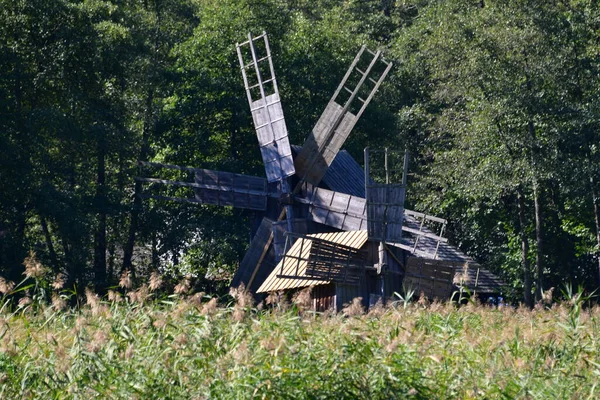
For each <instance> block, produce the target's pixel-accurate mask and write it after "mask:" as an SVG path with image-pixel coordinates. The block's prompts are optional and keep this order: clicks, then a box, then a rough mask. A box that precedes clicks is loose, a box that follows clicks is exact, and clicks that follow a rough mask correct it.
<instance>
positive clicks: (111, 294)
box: [108, 290, 123, 303]
mask: <svg viewBox="0 0 600 400" xmlns="http://www.w3.org/2000/svg"><path fill="white" fill-rule="evenodd" d="M108 300H109V301H112V302H115V303H120V302H121V301H123V296H121V293H119V292H117V291H115V290H109V291H108Z"/></svg>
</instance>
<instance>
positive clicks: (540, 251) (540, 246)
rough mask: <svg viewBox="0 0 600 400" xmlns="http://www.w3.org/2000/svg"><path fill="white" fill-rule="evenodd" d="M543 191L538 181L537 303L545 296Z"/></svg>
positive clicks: (535, 201) (535, 186)
mask: <svg viewBox="0 0 600 400" xmlns="http://www.w3.org/2000/svg"><path fill="white" fill-rule="evenodd" d="M541 195H542V193H541V190H540V185H539V182H537V180H536V181H535V182H534V184H533V204H534V208H535V241H536V251H535V272H536V274H535V280H536V284H535V301H541V300H542V294H543V290H544V287H543V276H544V258H543V257H544V232H543V223H544V222H543V219H542V218H543V216H542V206H541Z"/></svg>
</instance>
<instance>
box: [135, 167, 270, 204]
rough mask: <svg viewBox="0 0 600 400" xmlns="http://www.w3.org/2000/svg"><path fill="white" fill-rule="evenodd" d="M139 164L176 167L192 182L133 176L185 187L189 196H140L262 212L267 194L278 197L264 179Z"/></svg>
mask: <svg viewBox="0 0 600 400" xmlns="http://www.w3.org/2000/svg"><path fill="white" fill-rule="evenodd" d="M140 164H141V165H145V166H151V167H158V168H164V169H172V170H179V171H183V172H185V173H188V174H190V175H192V176H193V178H192V179H193V181H192V182H189V181H179V180H169V179H157V178H146V177H136V178H135V179H136V180H137V181H139V182H143V183H149V184H154V185H160V186H174V187H188V188H190V189H191V190H190V194H191V195H190V196H189V197H173V196H162V195H156V194H149V193H143V194H142V195H141V197H143V198H155V199H163V200H173V201H180V202H189V203H201V204H214V205H219V206H233V207H237V208H245V209H249V210H259V211H264V210H265V209H266V208H267V197H268V196H277V195H276V194H274V193H269V192H268V190H267V180H266V179H265V178H260V177H255V176H249V175H241V174H233V173H230V172H222V171H212V170H209V169H200V168H191V167H180V166H178V165H169V164H160V163H151V162H140Z"/></svg>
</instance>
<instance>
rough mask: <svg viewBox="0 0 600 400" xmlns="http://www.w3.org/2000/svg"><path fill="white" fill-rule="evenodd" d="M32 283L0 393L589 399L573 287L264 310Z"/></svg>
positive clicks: (595, 371) (9, 344) (594, 362)
mask: <svg viewBox="0 0 600 400" xmlns="http://www.w3.org/2000/svg"><path fill="white" fill-rule="evenodd" d="M33 278H35V277H33ZM38 286H39V285H38ZM18 288H19V285H16V286H13V287H11V288H10V289H11V290H13V291H14V290H18ZM29 289H30V290H31V293H30V295H31V298H30V299H29V300H28V301H24V302H23V301H21V302H17V301H16V300H13V299H12V298H11V297H4V299H3V300H2V301H3V303H2V305H1V306H2V310H1V312H0V398H44V399H53V398H54V399H58V398H60V399H63V398H73V399H75V398H92V397H96V398H115V399H117V398H127V399H129V398H139V399H152V398H157V399H158V398H160V399H167V398H171V399H177V398H186V399H187V398H195V399H208V398H210V399H212V398H215V399H245V398H269V399H270V398H282V399H320V398H323V399H327V398H332V399H333V398H335V399H393V398H400V399H405V398H414V399H456V398H462V399H471V398H473V399H475V398H478V399H496V398H506V399H513V398H527V399H537V398H539V399H548V398H552V399H555V398H577V399H585V398H590V399H591V398H596V397H598V396H597V391H598V389H597V381H598V377H599V375H600V357H599V353H598V352H599V342H598V339H599V334H598V332H599V328H600V326H599V321H600V309H598V308H597V307H583V305H584V303H585V302H586V301H587V299H586V298H584V297H583V296H581V294H580V293H579V294H576V295H573V294H572V295H571V298H570V301H566V302H563V303H562V304H557V305H554V306H552V307H550V308H548V307H546V308H544V307H541V306H540V307H537V308H535V309H534V310H529V309H524V308H511V307H505V308H490V307H486V306H481V305H475V304H473V303H470V304H467V305H465V306H461V307H457V306H456V305H455V304H452V303H448V304H441V303H436V302H434V303H432V304H427V305H424V304H419V303H402V304H398V305H397V306H390V307H375V308H374V309H373V310H372V311H371V312H368V313H365V312H361V311H360V310H355V311H353V312H352V313H350V312H346V313H339V314H334V313H325V314H318V313H314V312H311V311H308V310H307V309H305V308H304V305H303V304H302V301H303V300H302V299H301V298H302V296H298V297H297V299H300V300H298V301H297V302H296V303H285V302H284V301H283V300H281V299H280V300H281V301H280V302H278V303H273V301H274V300H272V302H271V304H270V305H269V306H266V307H264V308H263V307H262V305H261V306H256V305H254V304H253V303H252V301H251V300H250V298H249V297H248V296H247V294H245V293H244V292H242V291H239V292H234V293H233V295H234V296H233V298H234V299H235V300H231V301H230V302H229V303H228V304H223V303H221V304H219V303H218V301H217V299H215V298H211V297H210V296H203V295H191V294H186V293H183V292H180V293H179V294H174V295H170V296H163V297H162V298H156V297H155V296H154V295H152V291H151V290H150V289H144V290H142V293H141V294H140V293H138V295H127V293H125V292H124V293H122V294H121V295H118V296H117V292H118V291H116V292H113V294H112V295H111V297H110V298H111V300H108V297H107V298H106V299H100V298H99V297H98V296H96V295H95V294H94V293H92V292H91V291H89V290H88V291H87V293H86V299H85V300H82V304H81V305H80V306H77V307H71V308H69V307H66V303H64V302H63V303H61V302H58V301H56V299H55V302H53V303H51V302H50V301H48V300H47V301H44V300H43V299H42V297H43V296H38V298H36V297H35V293H34V289H35V287H34V286H32V287H30V288H29ZM139 290H140V289H137V290H136V292H138V291H139ZM130 293H132V291H131V290H130ZM63 295H64V293H63ZM305 297H306V296H305ZM83 303H85V304H83Z"/></svg>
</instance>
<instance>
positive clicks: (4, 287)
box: [0, 276, 15, 294]
mask: <svg viewBox="0 0 600 400" xmlns="http://www.w3.org/2000/svg"><path fill="white" fill-rule="evenodd" d="M14 288H15V283H14V282H12V281H7V280H6V279H4V278H3V277H1V276H0V294H9V293H10V292H12V291H13V289H14Z"/></svg>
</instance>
